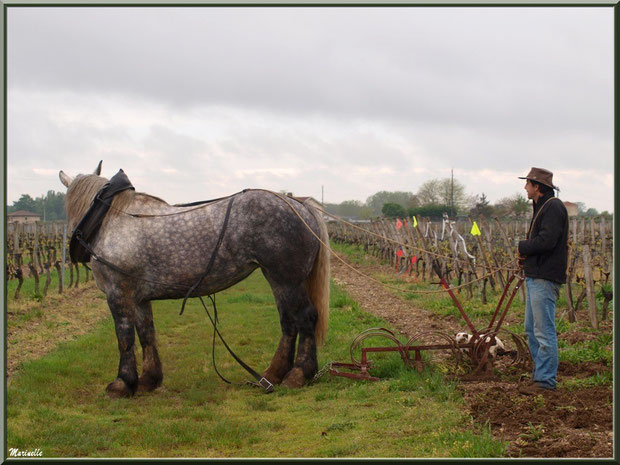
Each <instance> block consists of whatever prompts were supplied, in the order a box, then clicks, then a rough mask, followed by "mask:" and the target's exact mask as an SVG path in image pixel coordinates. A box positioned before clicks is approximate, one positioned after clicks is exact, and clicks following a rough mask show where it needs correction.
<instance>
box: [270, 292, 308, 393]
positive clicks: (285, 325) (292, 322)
mask: <svg viewBox="0 0 620 465" xmlns="http://www.w3.org/2000/svg"><path fill="white" fill-rule="evenodd" d="M274 295H275V296H276V301H277V303H278V310H279V312H280V322H281V324H282V333H283V336H282V340H280V345H278V351H276V355H275V356H274V361H276V359H277V358H278V356H279V355H280V356H283V355H286V356H287V357H288V358H287V359H286V362H287V363H280V364H279V365H278V367H279V369H280V371H279V375H280V378H281V379H282V384H284V385H285V386H288V387H291V388H298V387H301V386H303V385H304V384H306V381H307V380H309V379H311V378H312V377H313V376H314V375H315V374H316V372H317V370H318V362H317V357H316V341H315V337H314V327H315V325H316V322H317V319H318V312H317V310H316V308H315V307H314V305H312V302H311V301H310V297H309V296H308V292H307V291H306V288H305V286H304V285H303V284H300V285H298V286H280V287H278V286H274ZM290 328H294V332H293V331H292V330H291V329H290ZM295 333H297V334H298V335H299V342H298V346H297V357H296V358H295V361H294V364H293V354H294V351H295V339H296V338H295ZM281 348H282V351H281V352H280V349H281ZM273 364H274V362H273V361H272V365H273ZM270 368H271V366H270ZM285 370H288V371H287V372H286V374H284V375H282V373H284V372H285ZM268 371H269V370H268ZM268 379H270V378H268ZM278 381H279V379H278Z"/></svg>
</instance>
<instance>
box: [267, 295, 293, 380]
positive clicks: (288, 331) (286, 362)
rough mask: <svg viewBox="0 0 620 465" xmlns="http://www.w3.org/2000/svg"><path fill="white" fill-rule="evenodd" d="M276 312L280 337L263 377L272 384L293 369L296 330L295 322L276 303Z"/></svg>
mask: <svg viewBox="0 0 620 465" xmlns="http://www.w3.org/2000/svg"><path fill="white" fill-rule="evenodd" d="M278 311H279V313H280V327H281V328H282V337H281V338H280V342H279V343H278V348H277V349H276V353H275V354H274V356H273V359H272V360H271V363H270V365H269V367H268V368H267V370H265V372H264V373H263V376H264V377H265V378H267V379H268V380H269V381H270V382H271V383H273V384H280V383H281V382H282V379H284V377H285V376H286V374H287V373H288V372H289V371H290V370H291V368H292V367H293V359H294V358H295V340H296V339H297V328H296V326H295V322H294V321H293V319H292V318H291V316H290V314H289V312H284V311H283V310H281V305H280V302H279V301H278Z"/></svg>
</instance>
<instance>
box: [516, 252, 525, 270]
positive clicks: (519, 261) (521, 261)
mask: <svg viewBox="0 0 620 465" xmlns="http://www.w3.org/2000/svg"><path fill="white" fill-rule="evenodd" d="M524 263H525V255H521V254H519V255H517V264H518V265H519V268H523V264H524Z"/></svg>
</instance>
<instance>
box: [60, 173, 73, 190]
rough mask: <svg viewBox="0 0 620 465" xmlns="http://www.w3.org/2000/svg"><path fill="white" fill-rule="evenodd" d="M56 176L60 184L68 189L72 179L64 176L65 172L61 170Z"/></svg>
mask: <svg viewBox="0 0 620 465" xmlns="http://www.w3.org/2000/svg"><path fill="white" fill-rule="evenodd" d="M58 176H59V177H60V182H61V183H63V184H64V185H65V187H69V186H70V185H71V183H72V182H73V178H72V177H71V176H68V175H66V174H65V172H64V171H62V170H61V171H60V173H58Z"/></svg>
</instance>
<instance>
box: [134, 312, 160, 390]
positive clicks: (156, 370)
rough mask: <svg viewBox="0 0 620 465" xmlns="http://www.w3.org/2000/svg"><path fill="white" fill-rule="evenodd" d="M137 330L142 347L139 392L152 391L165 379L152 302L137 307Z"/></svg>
mask: <svg viewBox="0 0 620 465" xmlns="http://www.w3.org/2000/svg"><path fill="white" fill-rule="evenodd" d="M136 330H137V331H138V338H139V339H140V345H141V346H142V376H140V378H138V391H152V390H154V389H156V388H157V387H159V386H160V385H161V382H162V380H163V378H164V375H163V372H162V369H161V362H160V360H159V354H158V353H157V345H156V339H155V325H154V324H153V311H152V309H151V302H142V303H139V304H138V305H137V306H136Z"/></svg>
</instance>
